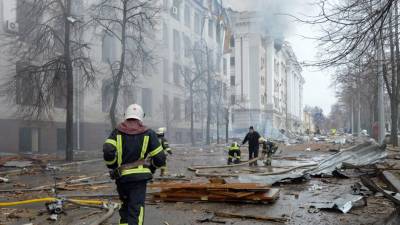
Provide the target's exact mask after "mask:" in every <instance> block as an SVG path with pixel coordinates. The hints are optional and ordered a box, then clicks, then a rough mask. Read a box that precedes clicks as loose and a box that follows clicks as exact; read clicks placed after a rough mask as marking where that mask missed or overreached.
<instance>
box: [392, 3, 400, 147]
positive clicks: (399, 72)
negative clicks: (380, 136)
mask: <svg viewBox="0 0 400 225" xmlns="http://www.w3.org/2000/svg"><path fill="white" fill-rule="evenodd" d="M394 8H395V16H394V18H395V19H394V28H395V35H394V36H395V38H394V42H395V46H396V55H395V61H396V64H397V66H396V75H395V77H396V79H395V80H396V83H395V84H394V87H395V88H394V89H393V90H392V94H393V97H394V99H395V104H394V106H393V107H391V108H394V107H396V108H395V109H393V111H392V110H391V111H392V112H391V113H392V115H391V117H392V129H391V139H392V144H393V146H398V138H397V129H398V126H397V123H398V118H399V115H398V114H399V109H398V107H399V86H400V47H399V19H398V18H399V12H398V9H399V8H398V3H397V1H395V3H394ZM393 66H394V65H393ZM393 113H394V115H393ZM393 124H395V126H393Z"/></svg>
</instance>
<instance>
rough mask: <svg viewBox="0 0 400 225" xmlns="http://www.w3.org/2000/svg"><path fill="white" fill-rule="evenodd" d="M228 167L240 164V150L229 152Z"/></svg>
mask: <svg viewBox="0 0 400 225" xmlns="http://www.w3.org/2000/svg"><path fill="white" fill-rule="evenodd" d="M228 154H229V155H228V165H230V164H231V163H232V162H233V163H240V150H239V149H238V150H229V153H228Z"/></svg>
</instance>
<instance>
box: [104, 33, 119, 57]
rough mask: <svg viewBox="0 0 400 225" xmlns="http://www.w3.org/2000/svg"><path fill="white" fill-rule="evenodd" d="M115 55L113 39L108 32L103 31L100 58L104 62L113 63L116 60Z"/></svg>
mask: <svg viewBox="0 0 400 225" xmlns="http://www.w3.org/2000/svg"><path fill="white" fill-rule="evenodd" d="M116 55H117V53H116V47H115V39H114V37H113V36H112V35H111V34H110V33H108V32H107V31H104V35H103V39H102V42H101V60H102V62H105V63H109V62H110V63H113V62H115V61H116V58H117V57H116Z"/></svg>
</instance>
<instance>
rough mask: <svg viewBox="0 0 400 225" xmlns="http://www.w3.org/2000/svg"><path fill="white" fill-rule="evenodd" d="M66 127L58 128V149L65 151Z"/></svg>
mask: <svg viewBox="0 0 400 225" xmlns="http://www.w3.org/2000/svg"><path fill="white" fill-rule="evenodd" d="M65 135H66V132H65V128H57V150H58V151H65V149H66V147H67V142H66V140H65Z"/></svg>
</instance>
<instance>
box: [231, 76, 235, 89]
mask: <svg viewBox="0 0 400 225" xmlns="http://www.w3.org/2000/svg"><path fill="white" fill-rule="evenodd" d="M235 85H236V84H235V76H231V86H232V87H233V86H235Z"/></svg>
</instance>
